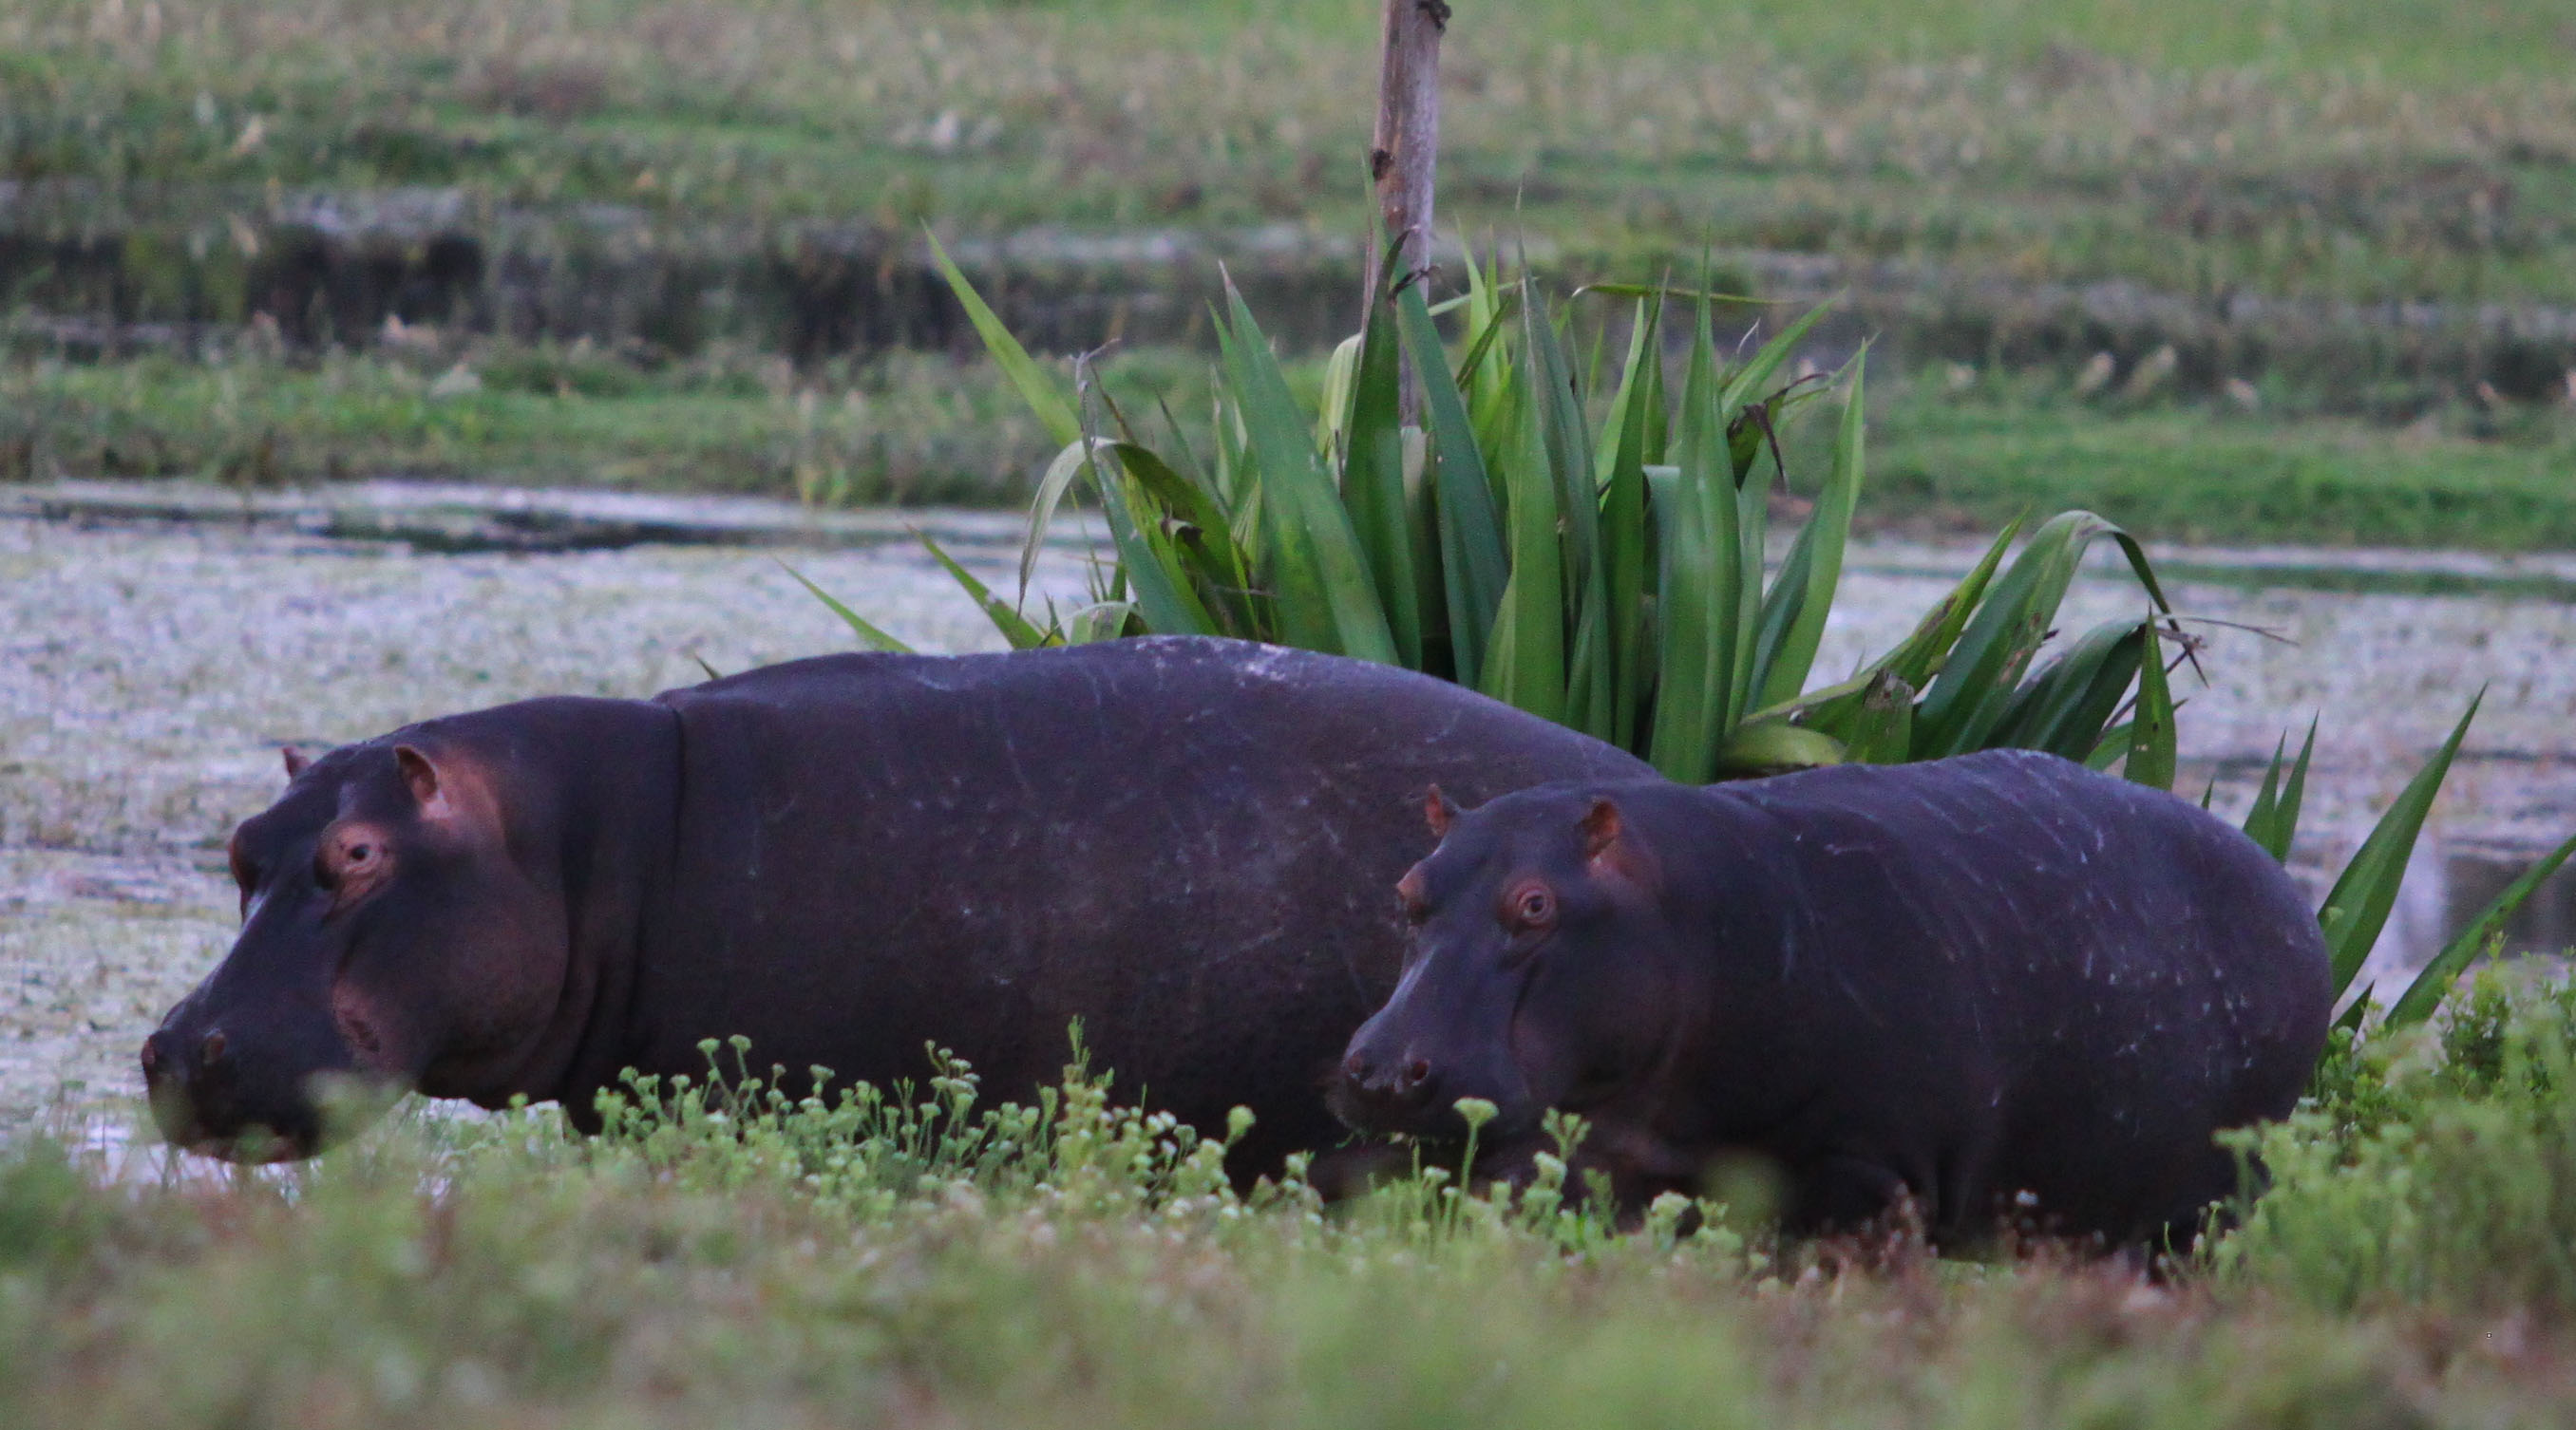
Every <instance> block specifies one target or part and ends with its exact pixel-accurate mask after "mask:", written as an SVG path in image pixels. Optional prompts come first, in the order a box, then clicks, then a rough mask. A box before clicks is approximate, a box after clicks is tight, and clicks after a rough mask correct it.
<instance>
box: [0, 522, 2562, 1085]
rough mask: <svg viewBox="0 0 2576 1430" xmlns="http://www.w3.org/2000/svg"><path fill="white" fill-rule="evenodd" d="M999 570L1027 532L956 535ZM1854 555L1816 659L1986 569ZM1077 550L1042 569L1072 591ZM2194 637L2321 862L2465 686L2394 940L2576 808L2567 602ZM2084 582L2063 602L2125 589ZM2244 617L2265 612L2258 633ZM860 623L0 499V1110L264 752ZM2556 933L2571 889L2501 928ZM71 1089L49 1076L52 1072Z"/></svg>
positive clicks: (189, 972)
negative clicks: (2308, 786)
mask: <svg viewBox="0 0 2576 1430" xmlns="http://www.w3.org/2000/svg"><path fill="white" fill-rule="evenodd" d="M961 554H969V555H970V556H971V564H973V565H974V566H975V567H976V569H977V570H978V571H979V573H980V574H981V575H982V576H983V577H984V578H985V579H986V580H988V581H991V582H993V583H994V584H995V585H996V586H997V587H998V588H1000V589H1005V590H1007V589H1009V583H1010V582H1012V581H1013V580H1014V579H1015V573H1014V569H1013V568H1014V562H1015V559H1016V552H1015V551H1013V550H1010V549H1007V548H1004V547H1000V546H992V547H985V548H981V549H976V550H973V551H971V552H970V553H961ZM1973 556H1974V553H1973V552H1972V551H1968V550H1964V549H1953V548H1947V547H1937V546H1933V547H1925V546H1896V545H1881V546H1873V547H1869V548H1867V549H1864V550H1862V551H1860V552H1857V553H1856V554H1855V558H1854V561H1853V563H1852V567H1853V569H1852V570H1851V573H1850V574H1849V576H1848V577H1847V578H1846V589H1845V594H1844V598H1843V602H1842V604H1841V605H1840V607H1838V609H1837V612H1836V620H1835V624H1834V627H1833V629H1832V631H1831V632H1830V635H1829V640H1828V644H1827V648H1826V652H1825V655H1824V657H1823V659H1822V661H1821V663H1820V666H1819V675H1820V677H1837V678H1838V677H1839V676H1840V675H1842V674H1843V673H1845V672H1847V671H1848V670H1849V669H1850V668H1852V667H1853V666H1854V665H1856V664H1857V663H1858V662H1859V661H1860V660H1861V659H1862V658H1863V657H1864V656H1865V655H1866V654H1867V653H1870V652H1874V651H1877V650H1880V649H1884V648H1885V647H1886V645H1887V644H1889V643H1890V642H1892V641H1894V640H1895V639H1897V638H1899V637H1901V636H1902V635H1903V634H1904V633H1905V631H1907V630H1908V629H1910V628H1911V626H1912V624H1913V622H1914V621H1915V620H1916V619H1917V617H1918V616H1919V615H1920V614H1921V612H1922V611H1923V609H1924V608H1925V607H1926V606H1928V605H1929V604H1930V603H1931V602H1932V601H1934V600H1935V599H1937V598H1938V597H1939V596H1940V594H1941V593H1942V591H1943V590H1944V589H1946V582H1945V581H1944V579H1943V576H1942V574H1941V573H1951V574H1952V575H1955V573H1956V572H1957V571H1958V570H1961V569H1964V567H1965V566H1966V564H1967V563H1968V562H1969V561H1970V560H1972V559H1973ZM790 559H791V560H793V561H794V562H795V563H796V565H797V566H798V568H799V569H801V570H803V571H805V572H806V573H807V574H808V575H810V576H812V577H813V578H814V579H815V580H816V581H817V582H819V583H820V584H822V585H823V586H824V587H826V588H827V589H829V590H832V591H834V592H835V593H837V594H839V595H841V596H842V597H843V598H845V599H847V600H848V601H849V602H850V603H851V604H852V605H853V606H855V607H857V608H858V609H860V610H861V611H863V612H865V613H867V614H869V615H870V616H872V617H873V618H875V619H876V620H878V621H879V623H880V624H882V625H884V626H885V627H887V628H888V629H889V630H891V631H893V632H894V633H896V634H897V635H900V636H902V637H903V638H905V639H907V640H910V641H913V642H915V643H916V644H918V645H919V646H921V647H923V648H926V649H936V650H947V651H966V650H983V649H992V648H995V647H997V646H998V644H999V642H998V641H997V640H996V639H995V638H994V637H993V635H992V634H991V633H990V630H989V628H988V627H986V626H985V625H984V624H983V622H982V620H981V618H980V617H979V616H978V615H977V614H976V613H975V612H974V610H973V609H972V607H971V606H970V605H969V604H968V603H967V602H966V601H965V599H964V598H963V597H962V596H960V595H959V594H958V593H957V592H956V590H955V589H954V587H953V586H952V585H951V584H950V583H949V581H948V580H947V578H946V577H945V576H944V575H942V574H941V573H940V572H939V571H938V570H937V568H936V567H934V566H933V565H932V564H931V563H930V562H929V560H928V559H927V558H926V557H924V556H922V555H921V554H919V553H918V552H917V551H916V550H914V549H912V548H910V547H908V546H887V547H881V548H877V549H873V550H857V551H828V552H805V553H800V554H797V555H794V556H792V557H791V558H790ZM1081 584H1082V568H1081V565H1080V563H1079V560H1078V559H1077V558H1076V557H1075V556H1074V555H1072V554H1070V553H1061V554H1053V555H1050V556H1049V557H1048V558H1047V559H1046V560H1045V561H1044V562H1043V563H1042V565H1041V567H1040V571H1039V577H1038V588H1039V589H1040V590H1041V591H1046V592H1053V593H1055V594H1057V595H1058V596H1059V597H1064V596H1074V595H1078V594H1079V591H1080V588H1081ZM2175 594H2176V597H2177V601H2178V604H2180V605H2182V606H2183V607H2184V608H2185V609H2187V610H2189V611H2191V612H2193V613H2195V614H2198V615H2202V616H2207V617H2212V618H2216V619H2218V620H2221V621H2225V622H2232V623H2235V624H2234V625H2211V626H2208V627H2205V628H2204V629H2205V631H2206V634H2207V636H2208V640H2209V646H2208V649H2207V650H2206V651H2205V652H2203V657H2202V659H2203V664H2204V666H2205V667H2206V669H2207V670H2208V673H2209V677H2210V682H2209V684H2208V685H2207V686H2206V687H2202V686H2199V685H2197V684H2196V683H2194V682H2192V681H2190V680H2189V679H2188V678H2186V679H2185V680H2184V683H2183V688H2182V689H2181V692H2180V693H2183V694H2186V695H2188V696H2189V697H2190V703H2189V705H2188V706H2187V707H2186V709H2185V710H2184V712H2183V716H2182V731H2183V745H2184V753H2185V757H2186V769H2185V773H2184V778H2185V780H2186V782H2187V783H2188V784H2189V786H2190V787H2191V788H2192V789H2194V790H2197V788H2198V787H2199V785H2200V783H2201V782H2202V781H2203V780H2206V779H2209V778H2210V777H2211V776H2212V775H2213V774H2214V775H2215V776H2216V777H2217V779H2218V796H2217V802H2218V804H2219V805H2220V806H2221V807H2222V808H2232V807H2237V806H2241V804H2242V802H2243V800H2244V799H2245V798H2246V796H2247V795H2248V794H2249V793H2250V782H2251V780H2252V779H2253V778H2254V776H2255V775H2256V774H2257V773H2259V768H2260V761H2261V760H2262V759H2263V758H2264V757H2266V756H2268V755H2269V754H2270V753H2271V750H2272V747H2273V743H2274V741H2275V740H2276V739H2277V738H2278V737H2279V736H2280V735H2281V733H2282V731H2283V730H2284V729H2285V728H2287V727H2290V726H2294V725H2295V726H2297V727H2300V728H2302V729H2304V727H2305V725H2306V722H2307V719H2308V716H2309V715H2310V714H2311V713H2312V712H2320V711H2321V712H2323V714H2324V716H2325V724H2324V728H2323V732H2322V734H2321V736H2320V739H2319V751H2320V753H2319V763H2318V769H2317V773H2316V776H2315V785H2314V788H2313V791H2312V793H2311V798H2310V804H2309V816H2308V819H2307V821H2306V825H2305V835H2304V838H2303V841H2302V844H2303V848H2302V860H2301V862H2302V864H2303V865H2304V866H2306V867H2307V868H2308V869H2309V870H2310V871H2311V872H2313V871H2314V870H2315V869H2317V868H2319V867H2322V866H2323V864H2324V862H2325V861H2326V860H2328V859H2334V860H2338V861H2339V860H2340V859H2341V857H2342V856H2343V854H2344V853H2345V852H2347V851H2348V850H2349V848H2350V847H2351V844H2352V843H2353V841H2355V840H2356V839H2357V838H2358V837H2359V835H2360V834H2361V832H2362V831H2363V830H2364V829H2366V828H2367V825H2368V821H2369V819H2370V818H2371V817H2372V816H2373V815H2374V814H2375V813H2376V811H2377V810H2378V809H2380V808H2381V807H2383V806H2384V805H2385V803H2386V802H2387V800H2388V799H2389V798H2390V797H2391V796H2392V795H2394V794H2395V793H2396V791H2397V790H2398V789H2399V787H2400V786H2402V785H2403V784H2404V782H2405V780H2406V778H2407V777H2408V776H2409V775H2410V774H2411V773H2412V772H2413V770H2414V768H2415V767H2416V765H2417V764H2418V763H2419V762H2420V761H2421V759H2422V757H2423V755H2424V754H2425V752H2427V751H2428V750H2430V749H2431V748H2432V747H2433V746H2434V745H2435V744H2437V743H2438V742H2439V740H2440V739H2441V737H2442V735H2443V734H2444V733H2445V732H2446V730H2447V729H2448V728H2449V725H2450V723H2451V722H2452V721H2453V720H2454V719H2456V718H2457V716H2458V714H2459V712H2460V710H2461V708H2462V707H2463V706H2464V705H2465V704H2466V703H2467V700H2468V698H2469V696H2470V695H2471V694H2473V693H2474V692H2475V691H2476V690H2477V689H2478V688H2479V687H2480V686H2481V685H2485V686H2486V687H2487V690H2488V694H2487V700H2486V705H2485V709H2484V711H2483V713H2482V714H2481V715H2480V717H2479V720H2478V724H2477V727H2476V729H2475V732H2474V733H2473V735H2472V737H2471V740H2470V742H2469V753H2468V755H2467V756H2465V757H2464V759H2463V761H2462V763H2461V766H2460V767H2459V769H2458V771H2457V772H2456V773H2455V775H2454V777H2453V779H2452V782H2451V787H2450V790H2449V793H2448V795H2447V796H2446V798H2445V800H2444V803H2443V805H2442V807H2441V809H2440V811H2439V816H2438V818H2439V825H2438V830H2437V839H2436V843H2435V845H2434V846H2433V847H2431V848H2429V849H2428V850H2427V851H2426V854H2425V855H2424V857H2422V858H2421V859H2419V861H2418V868H2417V870H2416V873H2415V876H2414V877H2413V878H2412V879H2411V880H2410V895H2409V898H2408V900H2407V901H2406V903H2405V905H2404V906H2403V907H2401V909H2400V912H2399V917H2398V919H2397V921H2396V926H2395V927H2394V928H2393V929H2392V931H2391V936H2390V938H2389V939H2388V940H2387V941H2386V944H2385V946H2384V947H2383V949H2382V955H2383V956H2384V957H2386V958H2388V959H2390V960H2392V961H2398V962H2402V961H2403V960H2404V959H2405V958H2406V957H2408V956H2413V957H2420V956H2422V953H2423V951H2424V950H2425V949H2426V947H2427V946H2428V944H2429V942H2430V941H2432V940H2435V939H2437V938H2438V937H2439V936H2440V933H2441V931H2442V930H2443V928H2445V927H2446V926H2447V925H2449V924H2451V923H2454V922H2456V921H2458V920H2459V919H2460V918H2462V917H2464V916H2465V914H2466V913H2468V912H2473V911H2474V906H2475V905H2476V904H2478V903H2482V902H2483V901H2484V900H2485V899H2486V898H2488V897H2491V896H2492V894H2493V892H2494V890H2495V888H2496V887H2498V886H2499V885H2500V882H2501V876H2500V875H2499V874H2498V873H2497V868H2498V866H2497V864H2496V862H2495V861H2496V860H2497V859H2500V858H2526V859H2527V858H2528V856H2529V853H2530V852H2531V851H2532V850H2533V849H2535V848H2537V847H2539V846H2541V845H2543V844H2545V843H2546V842H2548V841H2551V840H2554V839H2555V838H2558V837H2563V835H2564V833H2565V832H2566V831H2567V830H2568V829H2570V828H2576V741H2571V739H2570V736H2569V732H2570V730H2571V729H2576V606H2571V605H2567V604H2562V603H2560V602H2558V601H2555V600H2551V599H2544V598H2539V597H2534V596H2530V595H2521V596H2514V597H2502V596H2457V595H2451V596H2427V595H2370V594H2346V593H2335V592H2323V591H2312V590H2272V591H2264V590H2249V589H2245V588H2243V587H2233V586H2220V585H2183V586H2179V587H2177V588H2176V591H2175ZM2137 606H2138V598H2137V597H2136V596H2135V594H2134V591H2133V589H2132V588H2130V587H2128V586H2126V585H2125V583H2123V582H2121V581H2119V580H2117V579H2114V578H2112V577H2109V576H2093V577H2088V578H2087V580H2086V582H2085V584H2084V585H2083V586H2082V587H2081V588H2080V592H2079V596H2078V598H2077V599H2076V600H2075V601H2074V602H2073V603H2072V608H2071V609H2070V611H2069V613H2068V615H2069V624H2070V625H2072V626H2076V627H2078V628H2080V627H2081V626H2083V625H2087V624H2090V623H2091V622H2092V621H2094V620H2099V619H2108V618H2111V617H2114V616H2119V615H2125V614H2130V613H2133V612H2134V610H2135V609H2136V608H2137ZM2240 626H2250V627H2258V628H2260V629H2261V630H2263V631H2265V632H2268V633H2269V635H2257V634H2254V633H2251V632H2249V631H2246V630H2242V629H2239V628H2238V627H2240ZM849 646H850V641H849V637H848V634H847V632H846V631H845V630H844V629H843V628H842V627H841V626H840V624H839V623H838V622H837V621H836V620H835V619H834V618H833V617H832V616H831V614H830V613H829V612H828V611H826V610H825V609H824V608H823V607H822V606H820V605H819V604H818V603H816V602H815V601H814V600H813V599H812V598H811V597H810V596H808V595H806V594H805V593H804V591H803V590H802V589H801V588H800V587H799V586H798V585H797V584H796V583H795V581H794V580H793V579H791V578H790V577H789V576H788V575H787V574H786V572H785V571H783V570H782V569H780V567H779V566H778V565H777V564H776V563H775V562H774V561H773V560H772V559H771V558H770V557H769V556H768V555H766V554H763V553H759V552H754V551H748V550H740V549H731V548H722V547H675V546H646V547H635V548H631V549H627V550H622V551H606V552H602V551H591V552H579V553H566V554H517V555H463V556H458V555H446V556H440V555H424V554H416V553H414V552H412V551H411V550H409V549H408V548H406V547H403V546H399V545H391V544H380V543H359V542H343V541H327V540H317V539H312V538H308V537H300V536H289V535H281V534H276V533H260V532H250V531H242V530H238V529H211V528H206V527H201V526H187V525H180V526H168V527H137V526H118V527H106V528H99V529H83V528H81V527H77V526H72V525H66V524H61V523H55V522H45V521H30V520H0V1133H5V1131H6V1129H7V1128H8V1127H10V1126H13V1125H20V1124H23V1123H24V1122H25V1121H26V1120H28V1119H29V1118H31V1117H35V1116H38V1115H41V1114H42V1113H43V1112H44V1111H45V1110H46V1109H47V1108H48V1107H50V1106H55V1105H58V1104H60V1103H63V1102H69V1103H76V1104H82V1103H94V1102H95V1101H96V1100H98V1099H100V1098H121V1097H130V1096H132V1095H133V1094H134V1093H136V1092H137V1091H139V1087H138V1081H139V1080H138V1078H137V1075H136V1073H135V1070H134V1066H133V1061H132V1059H133V1053H134V1050H135V1048H136V1046H137V1045H138V1044H139V1041H140V1039H141V1038H142V1036H143V1035H144V1033H145V1032H147V1031H148V1030H149V1029H150V1028H151V1026H152V1025H153V1024H154V1022H155V1021H157V1019H158V1018H159V1016H160V1013H161V1012H162V1010H163V1009H164V1008H166V1007H167V1006H168V1005H169V1004H170V1003H171V1002H172V1001H173V1000H175V999H176V998H178V997H179V996H180V995H181V994H182V993H184V992H185V991H186V990H187V988H188V987H189V985H190V984H192V983H193V982H194V981H195V980H196V979H197V978H198V977H200V976H201V975H202V974H203V973H204V972H205V971H206V970H207V969H208V968H210V967H211V966H213V964H214V963H215V962H216V961H217V960H218V959H219V958H220V957H221V956H222V953H223V951H224V949H225V947H226V945H227V944H228V942H229V940H230V937H231V932H232V927H233V924H234V917H235V915H234V909H233V901H232V892H231V888H230V884H229V881H228V880H227V879H226V878H225V877H224V876H223V873H222V856H221V847H222V841H223V839H224V836H225V835H226V834H227V833H228V832H229V830H230V828H231V826H232V824H233V823H234V822H235V821H237V820H239V819H241V818H243V817H244V816H246V815H249V814H251V813H254V812H256V811H257V810H259V809H260V808H262V807H263V806H264V805H265V804H266V803H267V802H268V800H269V799H270V798H271V797H272V796H273V795H274V794H275V793H276V791H277V790H278V788H279V787H280V786H281V784H282V783H283V777H282V774H281V772H280V769H279V754H278V751H279V748H280V747H281V746H283V745H286V744H300V745H305V746H308V747H316V748H318V747H325V746H328V745H331V744H334V743H338V742H341V741H346V740H351V739H358V738H363V737H366V736H370V735H375V734H379V733H381V732H383V731H385V730H387V729H390V728H392V727H394V726H397V725H400V724H402V723H404V722H406V721H410V720H416V719H421V718H424V717H427V716H432V715H438V714H444V713H448V712H452V711H455V710H460V709H467V708H472V707H476V706H482V705H490V704H495V703H499V702H501V701H506V700H512V699H517V698H520V697H523V696H530V695H538V694H557V693H576V694H590V695H609V696H641V695H649V694H651V693H653V692H655V691H657V690H662V689H666V688H668V687H671V686H675V685H683V684H688V683H691V682H693V681H696V680H698V679H701V678H703V672H702V671H701V669H700V667H699V664H698V662H699V661H701V660H703V661H704V662H706V663H707V664H708V665H711V666H713V667H714V668H716V669H717V670H720V671H725V672H732V671H738V670H742V669H744V668H747V667H749V666H753V665H759V664H764V663H768V662H772V661H778V660H785V659H790V658H793V657H797V656H803V655H812V654H818V653H823V652H828V651H837V650H844V649H848V648H849ZM2517 937H2518V942H2519V943H2520V944H2521V945H2522V946H2528V947H2549V948H2553V949H2554V948H2557V947H2560V946H2563V945H2564V944H2565V943H2567V942H2568V941H2569V940H2570V939H2571V938H2576V888H2571V889H2570V890H2569V891H2568V893H2567V894H2566V895H2565V896H2562V897H2553V898H2550V899H2545V900H2543V901H2542V904H2541V905H2540V906H2539V907H2537V908H2536V909H2535V910H2534V911H2533V913H2532V914H2531V915H2530V916H2529V917H2527V918H2526V919H2525V920H2524V922H2523V925H2522V926H2521V927H2520V928H2519V929H2518V930H2517ZM67 1083H72V1084H78V1086H75V1087H70V1088H68V1089H66V1084H67Z"/></svg>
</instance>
